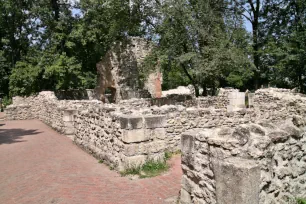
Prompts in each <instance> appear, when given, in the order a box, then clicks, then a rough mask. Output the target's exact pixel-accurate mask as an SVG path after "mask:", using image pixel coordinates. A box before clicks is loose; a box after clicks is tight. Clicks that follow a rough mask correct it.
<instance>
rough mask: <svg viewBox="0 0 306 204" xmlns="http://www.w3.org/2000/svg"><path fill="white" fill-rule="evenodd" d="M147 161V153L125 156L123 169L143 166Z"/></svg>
mask: <svg viewBox="0 0 306 204" xmlns="http://www.w3.org/2000/svg"><path fill="white" fill-rule="evenodd" d="M145 161H146V156H145V155H138V156H132V157H126V156H123V161H122V165H123V169H128V168H135V167H138V166H141V165H143V164H144V163H145Z"/></svg>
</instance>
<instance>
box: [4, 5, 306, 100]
mask: <svg viewBox="0 0 306 204" xmlns="http://www.w3.org/2000/svg"><path fill="white" fill-rule="evenodd" d="M0 12H1V13H0V30H1V32H0V92H2V93H4V94H5V95H7V96H14V95H30V94H33V93H36V92H39V91H41V90H59V89H64V90H67V89H75V88H78V89H84V88H93V87H95V84H96V75H97V74H96V63H97V62H98V61H99V60H100V59H101V57H102V56H104V55H105V53H106V52H107V51H108V50H109V49H110V48H111V46H112V44H113V43H114V42H115V41H120V40H122V39H123V38H126V37H129V36H139V37H143V38H147V39H149V40H151V41H153V42H154V43H156V45H157V46H155V48H154V50H153V51H152V53H151V54H150V55H149V56H148V57H147V58H146V59H145V63H144V69H152V68H154V67H156V65H157V64H158V63H159V66H160V67H161V71H162V72H163V78H164V82H163V87H164V88H165V89H167V88H174V87H176V86H179V85H187V84H193V85H194V87H195V89H196V93H197V95H199V94H200V92H199V90H200V89H202V90H203V92H202V94H203V95H207V94H215V93H216V90H217V88H218V87H224V86H231V87H235V88H239V89H242V90H245V89H251V90H254V89H257V88H259V87H261V86H262V85H267V84H270V85H272V86H278V87H285V88H298V89H299V90H300V91H301V92H302V93H305V92H306V65H305V58H306V30H305V26H306V2H305V1H304V0H206V1H203V0H153V1H149V0H129V1H126V0H80V1H71V0H35V1H34V0H20V1H13V0H0ZM246 24H249V25H250V28H248V29H247V28H246ZM143 73H146V72H145V71H144V72H143Z"/></svg>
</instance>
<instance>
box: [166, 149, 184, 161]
mask: <svg viewBox="0 0 306 204" xmlns="http://www.w3.org/2000/svg"><path fill="white" fill-rule="evenodd" d="M178 154H181V150H177V151H175V152H165V159H166V160H169V159H171V158H172V157H173V156H175V155H178Z"/></svg>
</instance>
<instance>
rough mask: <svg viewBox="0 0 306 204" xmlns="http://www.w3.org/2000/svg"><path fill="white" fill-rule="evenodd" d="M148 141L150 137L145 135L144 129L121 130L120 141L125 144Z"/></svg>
mask: <svg viewBox="0 0 306 204" xmlns="http://www.w3.org/2000/svg"><path fill="white" fill-rule="evenodd" d="M149 139H150V135H148V134H145V131H144V129H135V130H123V132H122V141H123V142H125V143H135V142H144V141H148V140H149Z"/></svg>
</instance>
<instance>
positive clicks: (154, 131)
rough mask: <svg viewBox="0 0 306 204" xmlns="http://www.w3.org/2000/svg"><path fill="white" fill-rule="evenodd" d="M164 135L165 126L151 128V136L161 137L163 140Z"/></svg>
mask: <svg viewBox="0 0 306 204" xmlns="http://www.w3.org/2000/svg"><path fill="white" fill-rule="evenodd" d="M165 137H166V130H165V128H155V129H152V135H151V138H152V139H153V138H157V139H161V140H164V139H165Z"/></svg>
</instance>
